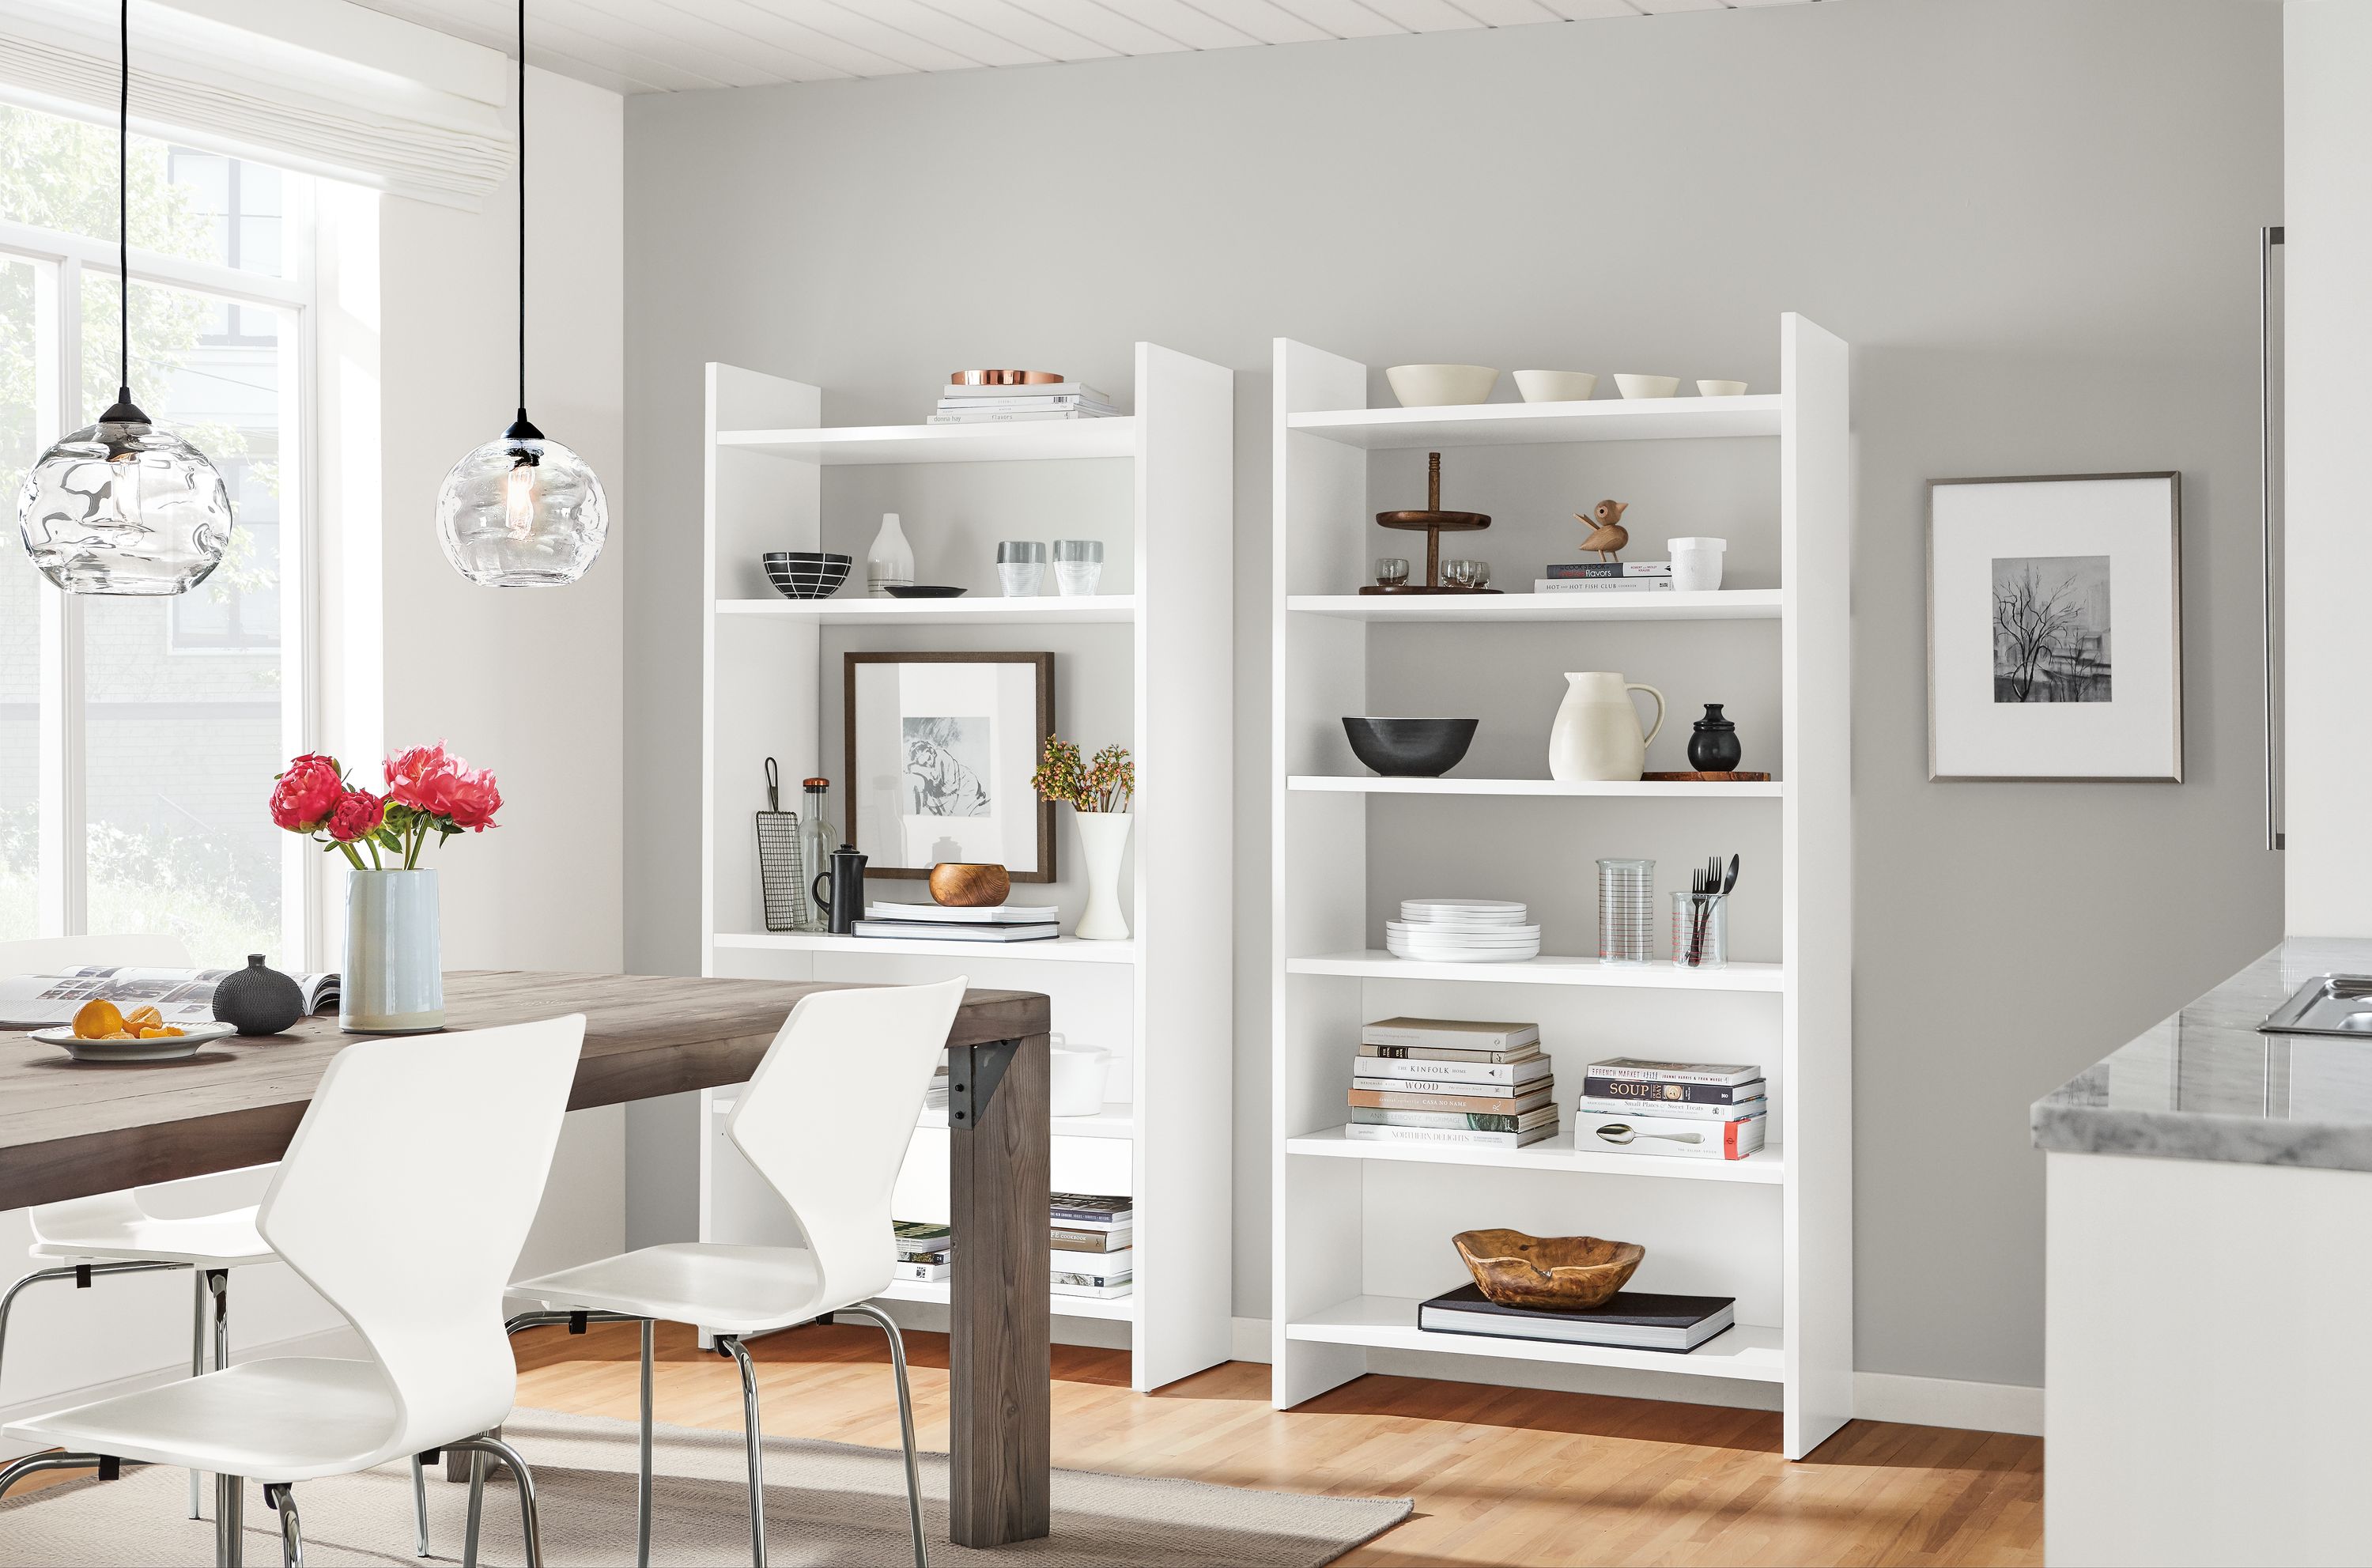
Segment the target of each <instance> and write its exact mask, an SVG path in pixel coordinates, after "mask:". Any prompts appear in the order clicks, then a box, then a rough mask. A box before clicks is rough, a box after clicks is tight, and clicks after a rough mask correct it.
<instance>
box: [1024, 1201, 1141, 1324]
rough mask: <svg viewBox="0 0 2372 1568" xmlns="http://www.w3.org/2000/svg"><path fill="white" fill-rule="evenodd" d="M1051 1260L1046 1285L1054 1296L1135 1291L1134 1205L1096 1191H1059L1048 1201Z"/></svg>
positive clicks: (1107, 1297) (1105, 1296) (1106, 1297)
mask: <svg viewBox="0 0 2372 1568" xmlns="http://www.w3.org/2000/svg"><path fill="white" fill-rule="evenodd" d="M1046 1214H1047V1218H1048V1220H1049V1221H1050V1222H1051V1224H1052V1236H1051V1240H1052V1244H1053V1246H1052V1258H1053V1264H1052V1277H1051V1279H1050V1280H1049V1282H1048V1287H1049V1288H1050V1289H1051V1290H1052V1292H1053V1293H1054V1294H1055V1295H1088V1296H1095V1297H1098V1298H1099V1299H1103V1300H1110V1299H1111V1298H1112V1297H1114V1296H1121V1295H1128V1294H1129V1293H1130V1292H1131V1291H1132V1290H1134V1289H1135V1284H1134V1274H1135V1269H1136V1244H1135V1241H1134V1229H1135V1225H1136V1204H1135V1203H1134V1201H1132V1200H1130V1199H1127V1198H1114V1197H1108V1196H1106V1195H1104V1194H1101V1193H1097V1192H1056V1193H1053V1194H1052V1195H1051V1196H1050V1197H1049V1198H1048V1200H1047V1205H1046Z"/></svg>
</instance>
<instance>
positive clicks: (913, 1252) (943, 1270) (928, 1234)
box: [890, 1220, 956, 1284]
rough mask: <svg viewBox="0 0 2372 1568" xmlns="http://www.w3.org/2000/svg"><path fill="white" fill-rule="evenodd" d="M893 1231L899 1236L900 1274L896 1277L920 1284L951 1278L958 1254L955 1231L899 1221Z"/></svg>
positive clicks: (891, 1226) (927, 1224)
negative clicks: (950, 1273) (949, 1276)
mask: <svg viewBox="0 0 2372 1568" xmlns="http://www.w3.org/2000/svg"><path fill="white" fill-rule="evenodd" d="M890 1228H891V1229H892V1230H893V1231H895V1232H896V1234H897V1237H898V1272H897V1273H896V1274H895V1275H894V1276H893V1277H894V1278H897V1279H901V1280H910V1281H912V1282H913V1283H916V1284H936V1283H939V1282H941V1281H943V1280H945V1279H946V1278H947V1277H948V1271H949V1269H950V1268H951V1267H952V1265H953V1263H954V1260H955V1255H956V1247H955V1232H954V1231H953V1230H951V1229H949V1228H948V1226H946V1225H932V1224H929V1223H928V1222H926V1221H923V1220H897V1221H893V1222H892V1223H891V1225H890Z"/></svg>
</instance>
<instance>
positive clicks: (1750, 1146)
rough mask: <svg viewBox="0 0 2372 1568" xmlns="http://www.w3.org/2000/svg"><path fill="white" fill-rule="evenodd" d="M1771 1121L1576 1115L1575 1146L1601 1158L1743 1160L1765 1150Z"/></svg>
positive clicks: (1758, 1118) (1588, 1112)
mask: <svg viewBox="0 0 2372 1568" xmlns="http://www.w3.org/2000/svg"><path fill="white" fill-rule="evenodd" d="M1770 1120H1771V1119H1770V1118H1769V1117H1768V1116H1750V1117H1747V1118H1746V1119H1745V1120H1743V1121H1689V1120H1687V1119H1686V1118H1684V1117H1679V1116H1641V1115H1639V1114H1637V1113H1636V1112H1634V1111H1617V1112H1611V1113H1610V1112H1605V1111H1596V1110H1578V1109H1577V1110H1576V1111H1575V1112H1574V1113H1573V1146H1574V1147H1575V1148H1576V1149H1587V1150H1594V1151H1596V1152H1597V1153H1599V1154H1608V1153H1620V1154H1626V1155H1649V1156H1657V1155H1660V1156H1668V1157H1672V1158H1679V1159H1700V1160H1742V1159H1744V1158H1745V1157H1746V1156H1749V1155H1750V1154H1752V1153H1754V1152H1755V1151H1756V1150H1757V1149H1760V1148H1761V1147H1762V1131H1763V1128H1764V1126H1765V1125H1766V1124H1767V1123H1768V1122H1769V1121H1770Z"/></svg>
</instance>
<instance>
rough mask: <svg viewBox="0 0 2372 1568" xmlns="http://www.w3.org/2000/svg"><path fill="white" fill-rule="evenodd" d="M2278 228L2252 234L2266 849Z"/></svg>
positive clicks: (2277, 441) (2276, 718)
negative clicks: (2254, 249) (2254, 244)
mask: <svg viewBox="0 0 2372 1568" xmlns="http://www.w3.org/2000/svg"><path fill="white" fill-rule="evenodd" d="M2282 242H2283V234H2282V226H2281V225H2279V224H2272V225H2268V226H2265V227H2263V228H2261V229H2259V230H2258V231H2257V423H2258V430H2257V434H2258V449H2257V515H2258V527H2259V528H2260V530H2261V542H2262V547H2263V553H2264V560H2263V571H2264V585H2263V586H2264V614H2265V847H2266V848H2267V849H2269V850H2277V849H2282V848H2285V847H2286V845H2287V842H2288V838H2289V835H2288V834H2287V833H2286V832H2285V831H2284V830H2283V822H2282V784H2283V777H2282V771H2283V770H2282V765H2283V761H2284V759H2283V756H2282V662H2281V629H2280V626H2279V624H2278V616H2279V614H2280V586H2279V584H2278V583H2277V581H2276V580H2275V576H2274V574H2275V572H2276V570H2277V567H2278V562H2277V557H2276V550H2275V545H2274V542H2273V505H2274V495H2275V494H2276V492H2275V486H2274V464H2275V463H2276V462H2278V461H2279V460H2280V447H2281V438H2280V432H2279V430H2278V429H2277V428H2276V426H2275V424H2274V419H2273V247H2274V246H2276V245H2279V244H2281V243H2282Z"/></svg>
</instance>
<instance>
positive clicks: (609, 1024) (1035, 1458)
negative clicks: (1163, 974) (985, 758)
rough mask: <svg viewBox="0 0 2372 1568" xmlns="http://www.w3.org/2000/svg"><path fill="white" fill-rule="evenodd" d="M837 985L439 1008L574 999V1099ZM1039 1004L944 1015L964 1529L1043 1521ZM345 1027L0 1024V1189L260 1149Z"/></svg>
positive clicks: (724, 1071) (522, 988) (749, 1067)
mask: <svg viewBox="0 0 2372 1568" xmlns="http://www.w3.org/2000/svg"><path fill="white" fill-rule="evenodd" d="M843 989H846V988H845V987H843V986H837V985H828V984H823V983H820V982H803V981H767V980H726V979H690V978H684V977H680V976H668V975H622V974H564V973H550V972H544V971H530V970H463V971H458V972H453V973H448V974H447V975H446V977H445V1022H446V1028H447V1029H448V1030H458V1029H477V1028H494V1027H495V1026H497V1025H502V1024H517V1023H525V1022H528V1021H529V1020H531V1019H536V1018H551V1017H557V1016H563V1015H565V1014H569V1013H582V1014H584V1015H585V1049H584V1051H583V1054H582V1055H581V1056H580V1057H579V1058H578V1061H577V1066H576V1086H575V1087H574V1088H573V1089H572V1090H571V1091H570V1094H569V1098H568V1108H569V1109H571V1110H582V1109H589V1108H591V1107H594V1106H601V1105H616V1104H619V1103H620V1102H622V1101H624V1100H634V1099H648V1098H653V1097H655V1096H658V1095H671V1094H680V1093H681V1092H683V1091H684V1090H687V1089H703V1088H714V1087H716V1086H722V1085H727V1084H738V1083H741V1082H743V1081H745V1080H746V1079H748V1077H749V1076H750V1073H751V1072H752V1071H754V1070H755V1069H756V1067H757V1065H758V1061H759V1058H761V1057H762V1056H763V1055H764V1054H765V1052H766V1048H767V1046H769V1045H771V1044H772V1043H773V1039H774V1036H775V1033H776V1032H777V1031H778V1030H780V1029H781V1028H782V1027H783V1020H784V1019H785V1017H786V1016H789V1013H790V1010H791V1007H792V1006H793V1005H794V1004H796V1002H797V1001H798V999H799V998H800V997H802V996H805V995H806V994H808V993H809V992H812V991H832V990H843ZM1048 1016H1049V1014H1048V1002H1047V999H1046V997H1045V996H1044V995H1042V994H1041V993H1037V992H1031V991H982V990H974V991H970V992H967V993H965V995H964V1001H963V1005H962V1007H961V1008H960V1009H959V1010H958V1012H957V1014H956V1020H955V1025H954V1027H953V1028H951V1029H949V1030H948V1127H949V1131H950V1134H951V1136H950V1151H951V1153H950V1164H951V1171H950V1181H951V1189H952V1190H951V1192H950V1194H949V1195H950V1198H951V1200H952V1213H951V1218H950V1223H951V1225H953V1227H954V1235H955V1243H956V1245H957V1246H959V1248H960V1249H961V1251H962V1253H963V1260H964V1261H963V1267H962V1268H960V1269H958V1270H957V1271H956V1272H955V1273H954V1275H953V1277H952V1278H951V1280H950V1281H949V1283H950V1286H951V1295H952V1312H951V1318H952V1321H951V1323H950V1326H949V1344H948V1369H949V1377H948V1382H949V1396H950V1406H951V1408H950V1411H949V1428H950V1430H949V1434H948V1446H949V1457H950V1460H951V1471H950V1477H949V1482H948V1539H951V1540H953V1541H955V1542H956V1543H957V1544H959V1545H961V1546H971V1547H992V1546H1002V1545H1005V1544H1006V1543H1008V1542H1011V1541H1018V1540H1030V1539H1037V1538H1039V1537H1041V1536H1043V1535H1045V1534H1046V1531H1047V1484H1048V1478H1049V1464H1050V1454H1051V1448H1052V1432H1051V1421H1052V1415H1051V1391H1050V1388H1049V1383H1048V1378H1049V1376H1050V1374H1051V1366H1050V1363H1049V1354H1048V1343H1049V1339H1048V1326H1049V1325H1048V1307H1047V1290H1046V1279H1047V1269H1048V1266H1049V1265H1048V1256H1047V1250H1048V1249H1047V1237H1048V1230H1047V1224H1046V1196H1047V1189H1048V1175H1049V1172H1048V1161H1049V1158H1050V1154H1051V1143H1050V1132H1049V1128H1048V1123H1047V1120H1046V1118H1047V1106H1046V1086H1047V1070H1048V1063H1047V1054H1046V1031H1047V1020H1048ZM357 1038H360V1037H357V1036H352V1035H343V1034H341V1033H340V1032H339V1029H338V1024H337V1020H336V1019H335V1018H332V1017H316V1018H308V1019H305V1020H304V1021H302V1022H300V1023H298V1024H297V1026H296V1027H295V1028H292V1029H290V1030H289V1031H288V1032H287V1033H285V1034H280V1035H272V1036H268V1037H265V1038H262V1039H257V1040H247V1039H240V1038H236V1037H234V1038H232V1039H229V1040H218V1041H214V1042H210V1043H209V1044H207V1045H205V1046H203V1047H202V1048H201V1049H200V1050H199V1051H198V1052H197V1053H196V1054H195V1055H194V1056H192V1057H189V1058H187V1059H185V1060H183V1061H179V1062H159V1063H122V1064H120V1065H93V1064H89V1063H77V1062H74V1061H72V1060H71V1059H70V1058H68V1056H67V1055H66V1054H65V1052H64V1051H60V1050H59V1049H57V1048H56V1047H54V1046H49V1045H43V1044H41V1043H39V1042H38V1041H35V1040H29V1039H26V1038H24V1037H23V1036H22V1035H17V1036H14V1037H13V1038H9V1037H0V1210H5V1209H14V1208H24V1207H29V1206H30V1205H33V1204H36V1203H49V1202H57V1201H58V1200H60V1199H64V1198H78V1197H86V1196H88V1195H90V1194H93V1193H98V1192H110V1191H118V1190H120V1189H122V1188H126V1187H136V1186H139V1185H141V1184H143V1183H145V1182H153V1181H170V1180H175V1179H179V1178H182V1177H190V1176H203V1175H206V1174H207V1173H209V1172H212V1171H219V1170H235V1169H238V1167H242V1166H251V1165H261V1164H264V1163H267V1162H269V1161H272V1160H276V1159H278V1158H279V1157H280V1156H281V1155H282V1154H283V1153H284V1152H285V1150H286V1149H287V1147H288V1140H289V1138H290V1136H291V1135H292V1134H293V1133H294V1132H296V1131H297V1122H298V1121H300V1120H301V1119H302V1118H303V1116H304V1114H305V1108H306V1106H307V1105H308V1104H309V1103H310V1102H311V1100H312V1098H313V1091H314V1088H315V1086H317V1085H319V1084H320V1080H321V1073H322V1070H323V1069H324V1068H326V1067H327V1066H328V1065H329V1063H330V1058H331V1057H332V1056H334V1055H336V1054H337V1052H338V1051H339V1049H340V1048H341V1047H343V1046H344V1045H346V1044H348V1043H351V1042H352V1041H353V1040H355V1039H357ZM882 1239H883V1245H884V1246H887V1245H888V1243H889V1238H888V1237H883V1238H882Z"/></svg>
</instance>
